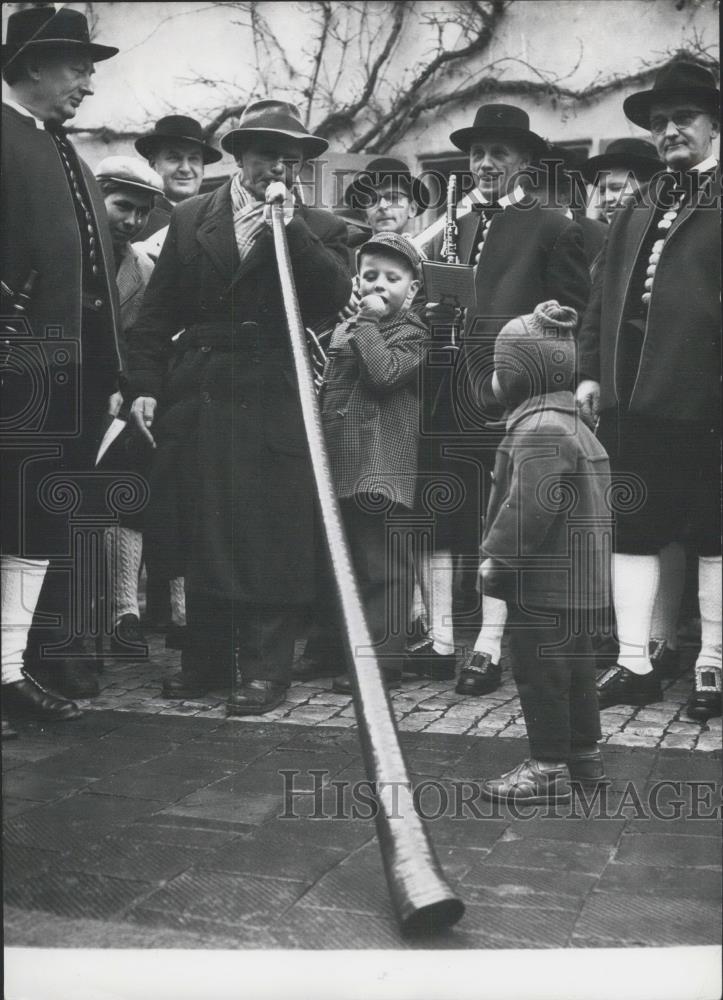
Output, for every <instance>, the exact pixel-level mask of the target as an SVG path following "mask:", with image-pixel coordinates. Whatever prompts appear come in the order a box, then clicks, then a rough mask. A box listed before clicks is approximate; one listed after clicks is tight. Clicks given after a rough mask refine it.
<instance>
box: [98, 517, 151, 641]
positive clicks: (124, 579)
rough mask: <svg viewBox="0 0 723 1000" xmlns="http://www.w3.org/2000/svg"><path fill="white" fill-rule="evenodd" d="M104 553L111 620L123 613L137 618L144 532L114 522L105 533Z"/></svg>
mask: <svg viewBox="0 0 723 1000" xmlns="http://www.w3.org/2000/svg"><path fill="white" fill-rule="evenodd" d="M105 552H106V558H107V560H108V572H109V574H110V580H111V600H112V604H113V621H114V622H116V623H117V622H119V621H120V619H121V618H122V617H123V615H135V616H136V618H140V616H141V613H140V611H139V609H138V577H139V575H140V571H141V558H142V556H143V535H142V534H141V532H140V531H136V530H135V528H123V527H121V526H120V525H114V526H113V527H112V528H107V529H106V533H105Z"/></svg>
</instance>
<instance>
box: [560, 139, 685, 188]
mask: <svg viewBox="0 0 723 1000" xmlns="http://www.w3.org/2000/svg"><path fill="white" fill-rule="evenodd" d="M618 168H620V169H623V170H629V171H630V173H631V174H632V175H633V176H634V177H637V178H638V180H641V181H647V180H650V178H651V177H652V176H653V175H654V174H657V172H658V171H659V170H664V169H665V165H664V164H663V163H662V161H661V159H660V157H659V156H658V151H657V150H656V148H655V146H654V145H653V144H652V142H646V140H645V139H613V141H612V142H611V143H610V144H609V145H608V146H607V148H606V149H605V152H604V153H601V154H600V155H599V156H592V157H591V158H590V159H589V160H585V162H584V163H583V165H582V167H581V168H580V172H581V174H582V176H583V177H584V178H585V180H586V181H587V182H588V184H594V183H595V178H596V177H597V176H598V175H599V174H600V173H601V171H603V170H615V169H618Z"/></svg>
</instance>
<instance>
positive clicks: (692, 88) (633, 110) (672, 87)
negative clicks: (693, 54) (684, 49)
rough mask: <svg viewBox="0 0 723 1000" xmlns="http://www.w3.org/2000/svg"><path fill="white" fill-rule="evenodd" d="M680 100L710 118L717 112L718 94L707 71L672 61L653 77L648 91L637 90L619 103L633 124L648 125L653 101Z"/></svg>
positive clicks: (691, 63)
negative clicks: (693, 104) (694, 105)
mask: <svg viewBox="0 0 723 1000" xmlns="http://www.w3.org/2000/svg"><path fill="white" fill-rule="evenodd" d="M671 97H684V98H687V99H688V100H691V101H696V102H699V103H700V105H701V106H702V107H704V108H705V109H706V110H708V111H710V113H711V114H712V115H713V117H714V118H717V117H718V113H719V109H720V92H719V90H718V88H717V87H716V85H715V77H714V76H713V74H712V73H711V71H710V70H709V69H706V68H705V66H701V65H700V64H699V63H695V62H691V61H689V60H686V59H676V60H674V61H673V62H672V63H670V64H669V65H668V66H664V67H663V69H661V70H660V72H659V73H658V75H657V76H656V77H655V83H654V84H653V87H652V90H640V91H638V93H636V94H631V95H630V97H626V99H625V100H624V101H623V111H624V112H625V114H626V115H627V117H628V118H629V119H630V121H631V122H634V123H635V124H636V125H639V126H640V127H641V128H644V129H647V128H649V126H650V109H651V107H652V106H653V104H655V102H656V101H661V100H668V99H670V98H671Z"/></svg>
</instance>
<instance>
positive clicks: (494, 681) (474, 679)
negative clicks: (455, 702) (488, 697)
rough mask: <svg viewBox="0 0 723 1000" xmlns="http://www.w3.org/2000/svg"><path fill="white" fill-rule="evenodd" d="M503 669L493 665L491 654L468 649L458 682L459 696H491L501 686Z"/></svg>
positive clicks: (495, 664)
mask: <svg viewBox="0 0 723 1000" xmlns="http://www.w3.org/2000/svg"><path fill="white" fill-rule="evenodd" d="M501 680H502V667H501V666H500V665H499V663H493V662H492V657H491V656H490V655H489V653H475V652H474V650H472V649H468V650H466V652H465V657H464V663H463V664H462V670H461V672H460V675H459V680H458V681H457V686H456V687H455V689H454V690H455V691H456V692H457V694H491V692H492V691H496V690H497V688H498V687H499V686H500V681H501Z"/></svg>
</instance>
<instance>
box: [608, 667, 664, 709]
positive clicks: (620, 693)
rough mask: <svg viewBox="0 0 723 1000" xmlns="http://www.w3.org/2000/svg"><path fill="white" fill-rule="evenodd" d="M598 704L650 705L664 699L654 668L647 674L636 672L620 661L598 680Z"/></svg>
mask: <svg viewBox="0 0 723 1000" xmlns="http://www.w3.org/2000/svg"><path fill="white" fill-rule="evenodd" d="M596 687H597V695H598V705H599V707H600V708H601V709H602V708H610V706H611V705H650V704H651V702H654V701H662V700H663V691H662V688H661V687H660V680H659V678H658V675H657V674H656V673H655V671H654V670H651V671H650V672H649V673H647V674H635V673H633V671H632V670H628V669H627V667H622V666H621V665H620V664H619V663H618V664H616V665H615V666H614V667H611V668H610V670H608V671H606V672H605V673H604V674H603V675H602V677H601V678H600V679H599V680H598V681H597V684H596Z"/></svg>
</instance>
